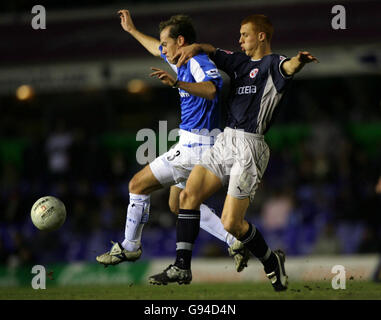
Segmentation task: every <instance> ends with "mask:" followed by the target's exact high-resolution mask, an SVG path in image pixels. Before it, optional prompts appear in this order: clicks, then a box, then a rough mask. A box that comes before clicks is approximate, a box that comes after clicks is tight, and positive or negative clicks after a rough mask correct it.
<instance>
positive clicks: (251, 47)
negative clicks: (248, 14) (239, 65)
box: [239, 22, 259, 57]
mask: <svg viewBox="0 0 381 320" xmlns="http://www.w3.org/2000/svg"><path fill="white" fill-rule="evenodd" d="M254 28H255V27H254V26H253V24H252V23H250V22H249V23H246V24H243V25H242V26H241V29H240V34H241V36H240V38H239V44H240V46H241V49H242V51H244V52H245V53H246V55H248V56H250V57H252V56H254V53H255V51H256V50H257V49H258V47H259V40H258V33H256V32H255V29H254Z"/></svg>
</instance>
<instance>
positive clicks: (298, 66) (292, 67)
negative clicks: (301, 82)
mask: <svg viewBox="0 0 381 320" xmlns="http://www.w3.org/2000/svg"><path fill="white" fill-rule="evenodd" d="M310 62H316V63H317V62H319V61H318V59H316V58H315V57H314V56H313V55H312V54H310V53H309V52H308V51H299V53H298V54H297V55H296V56H295V57H292V58H291V59H290V60H288V61H286V62H284V63H282V69H283V71H284V73H285V74H287V75H288V76H292V75H294V74H295V73H297V72H299V71H300V70H302V68H303V67H304V65H305V64H306V63H310Z"/></svg>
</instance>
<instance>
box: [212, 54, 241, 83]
mask: <svg viewBox="0 0 381 320" xmlns="http://www.w3.org/2000/svg"><path fill="white" fill-rule="evenodd" d="M244 56H246V55H244ZM243 59H244V57H243V56H242V53H240V52H232V51H228V50H223V49H219V48H217V49H216V52H215V54H214V56H213V57H212V60H213V61H214V63H215V64H216V66H217V68H218V69H221V70H222V71H224V72H226V73H227V74H228V75H229V77H234V71H235V68H236V67H237V65H238V64H239V63H240V62H241V61H242V60H243Z"/></svg>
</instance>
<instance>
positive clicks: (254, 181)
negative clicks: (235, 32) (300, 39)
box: [149, 15, 317, 291]
mask: <svg viewBox="0 0 381 320" xmlns="http://www.w3.org/2000/svg"><path fill="white" fill-rule="evenodd" d="M272 35H273V26H272V24H271V22H270V21H269V19H268V18H267V17H266V16H264V15H251V16H249V17H247V18H245V19H244V20H243V21H242V23H241V28H240V38H239V43H240V46H241V49H242V51H243V52H230V51H225V50H220V49H216V48H214V47H213V46H212V45H209V44H196V43H195V44H192V45H190V46H188V47H184V48H183V49H180V50H179V53H178V57H179V60H178V64H177V65H178V66H180V65H181V64H182V63H184V61H187V60H188V59H189V57H191V56H193V55H195V54H199V53H200V52H206V53H208V55H209V56H210V57H211V59H212V60H213V61H214V62H215V64H216V66H217V67H218V68H219V69H221V70H223V71H225V72H226V73H227V74H228V75H229V77H230V79H231V82H230V96H229V100H228V117H227V123H226V127H225V129H224V131H223V132H222V133H221V134H220V135H218V137H217V140H216V142H215V144H214V146H213V147H212V148H211V149H209V150H207V151H206V152H205V153H204V154H203V155H202V159H201V162H200V163H199V164H198V165H196V166H195V167H194V168H193V170H192V172H191V174H190V176H189V178H188V180H187V183H186V187H185V189H184V190H183V191H182V192H181V194H180V209H179V219H178V223H177V235H178V236H177V248H176V261H175V263H174V265H170V266H169V267H168V268H166V269H165V270H164V271H163V272H162V273H159V274H157V275H154V276H151V277H150V278H149V281H150V283H152V284H166V283H168V282H181V283H190V281H191V279H192V273H191V268H190V267H191V258H192V250H191V248H192V244H193V243H194V241H195V239H196V238H197V235H198V232H199V228H200V226H199V224H198V221H197V220H189V219H188V220H187V219H181V217H182V216H184V217H188V216H191V217H198V216H199V215H200V211H199V208H200V204H201V203H202V202H203V201H204V200H205V199H207V198H208V197H210V196H211V195H212V194H213V193H215V192H216V191H217V190H218V189H220V188H221V187H222V186H223V185H227V186H228V192H227V195H226V199H225V203H224V208H223V212H222V217H221V219H222V223H223V225H224V227H225V229H226V230H227V231H228V232H230V233H231V234H233V235H234V236H235V237H236V238H237V239H239V240H240V241H241V242H242V243H243V244H244V246H245V247H246V248H247V249H248V250H249V251H250V252H251V253H252V254H253V255H254V256H255V257H257V258H258V259H259V260H260V261H261V262H262V263H263V265H264V270H265V273H266V275H267V277H268V278H269V279H270V281H271V284H272V286H273V287H274V289H275V290H276V291H282V290H286V289H287V284H288V277H287V274H286V271H285V267H284V262H285V254H284V253H283V252H282V251H281V250H275V251H272V250H271V249H270V248H269V247H268V245H267V244H266V241H265V240H264V238H263V236H262V235H261V233H260V231H259V230H258V229H257V228H256V227H255V226H254V225H252V224H251V223H249V222H248V221H246V220H245V214H246V211H247V208H248V206H249V204H250V202H251V201H253V198H254V194H255V191H256V189H257V187H258V184H259V183H260V181H261V179H262V176H263V174H264V172H265V169H266V166H267V163H268V160H269V155H270V152H269V148H268V146H267V144H266V142H265V140H264V135H265V133H266V132H267V131H268V130H269V128H270V125H271V123H272V121H273V120H274V115H275V114H276V112H277V107H278V105H279V102H280V101H281V99H282V97H283V96H284V94H285V92H286V91H287V88H288V87H289V84H290V82H291V80H292V77H293V75H294V74H295V73H296V72H298V71H300V70H301V69H302V68H303V66H304V65H305V64H306V63H309V62H312V61H317V59H316V58H315V57H313V56H312V55H311V54H310V53H309V52H299V53H298V54H297V55H296V56H295V57H293V58H291V59H288V58H286V57H284V56H281V55H279V54H275V53H272V51H271V37H272ZM179 244H181V245H179Z"/></svg>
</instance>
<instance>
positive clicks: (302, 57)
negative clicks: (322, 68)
mask: <svg viewBox="0 0 381 320" xmlns="http://www.w3.org/2000/svg"><path fill="white" fill-rule="evenodd" d="M297 57H298V59H299V61H300V62H302V63H310V62H315V63H318V62H319V60H318V59H316V57H314V56H313V55H312V54H311V53H309V52H308V51H299V53H298V56H297Z"/></svg>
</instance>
